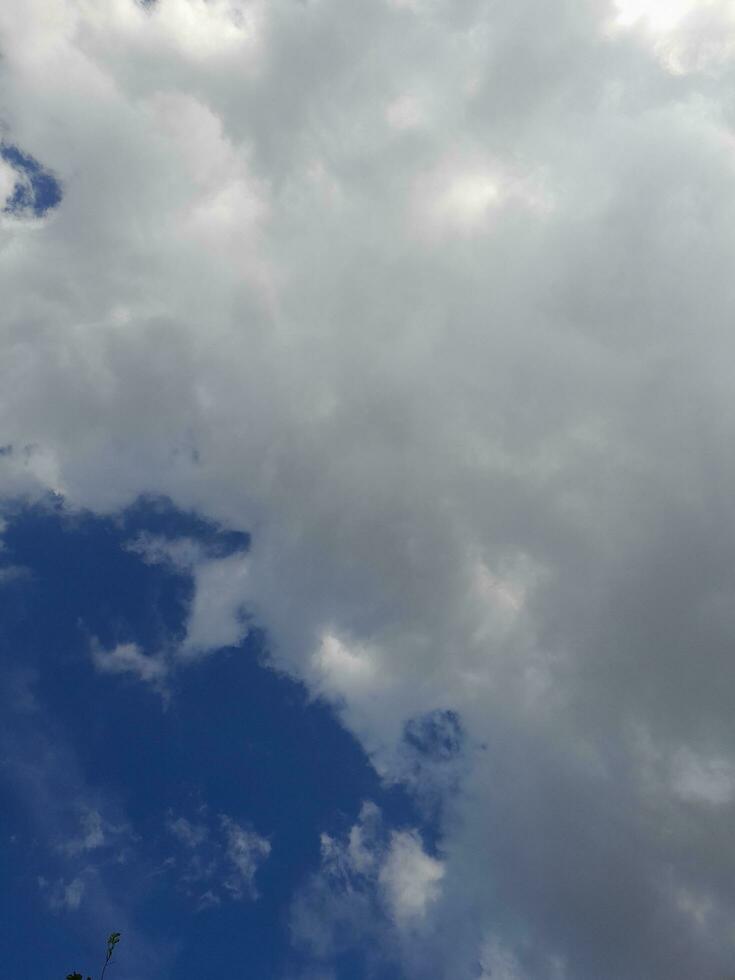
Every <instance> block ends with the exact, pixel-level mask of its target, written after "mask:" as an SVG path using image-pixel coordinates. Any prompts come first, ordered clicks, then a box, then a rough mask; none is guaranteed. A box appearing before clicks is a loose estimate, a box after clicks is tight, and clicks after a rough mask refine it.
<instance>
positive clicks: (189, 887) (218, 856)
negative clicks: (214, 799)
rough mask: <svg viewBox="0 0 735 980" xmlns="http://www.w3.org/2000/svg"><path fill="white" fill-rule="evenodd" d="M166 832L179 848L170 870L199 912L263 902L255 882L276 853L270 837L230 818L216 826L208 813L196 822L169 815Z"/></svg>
mask: <svg viewBox="0 0 735 980" xmlns="http://www.w3.org/2000/svg"><path fill="white" fill-rule="evenodd" d="M167 828H168V830H169V833H170V834H171V835H172V837H173V838H174V839H175V840H176V841H177V842H178V843H179V845H180V851H179V853H178V854H177V855H176V856H175V857H173V858H172V859H170V860H169V862H168V863H167V868H169V869H170V870H171V871H172V872H173V873H175V874H176V875H177V876H178V879H179V884H180V885H181V887H182V888H183V889H184V891H185V892H186V893H187V894H188V895H189V896H190V897H191V898H193V899H194V900H195V901H196V903H197V908H198V910H200V911H201V910H202V909H205V908H209V907H210V906H212V905H219V904H221V903H222V902H223V901H224V900H226V899H229V900H230V901H244V900H246V899H250V900H255V899H257V898H258V890H257V887H256V883H255V877H256V874H257V872H258V871H259V869H260V868H261V867H262V865H263V864H264V862H265V861H266V860H267V859H268V856H269V855H270V852H271V843H270V841H269V840H268V839H267V838H266V837H263V836H262V835H261V834H259V833H257V831H255V830H254V829H253V828H252V827H251V826H250V825H248V824H244V823H240V822H238V821H237V820H235V819H234V818H233V817H231V816H228V815H227V814H220V815H219V817H218V818H217V819H216V820H211V819H209V818H208V816H207V810H206V808H205V807H204V808H202V809H201V811H200V813H199V818H198V819H197V820H189V819H188V818H187V817H184V816H177V817H174V816H173V814H170V816H169V820H168V822H167Z"/></svg>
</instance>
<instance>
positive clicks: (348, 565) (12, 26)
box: [0, 0, 735, 980]
mask: <svg viewBox="0 0 735 980" xmlns="http://www.w3.org/2000/svg"><path fill="white" fill-rule="evenodd" d="M639 9H641V10H642V8H639ZM674 9H675V8H674V7H673V6H672V7H668V8H667V10H674ZM626 10H627V12H623V7H622V5H619V6H618V7H617V8H616V7H615V6H614V5H613V4H611V3H596V2H594V0H589V2H587V0H585V2H581V3H575V4H570V3H564V2H562V0H550V2H549V3H544V4H538V3H533V2H531V0H519V2H516V3H507V4H484V3H479V2H475V0H468V2H463V3H445V2H443V0H436V2H434V0H431V2H426V3H415V2H410V3H403V2H402V3H392V4H375V5H368V6H367V7H366V8H365V9H361V10H360V11H359V12H357V11H356V8H354V7H353V6H352V5H349V4H336V3H332V2H320V3H309V4H294V3H292V2H290V0H274V2H272V3H268V4H255V5H254V6H248V7H245V6H243V5H240V4H233V3H225V2H224V0H223V2H217V3H210V4H205V3H203V2H199V0H196V2H195V0H167V2H160V3H158V4H157V5H155V6H154V7H152V8H150V9H149V10H148V11H144V10H143V9H142V8H140V7H139V6H136V5H135V4H133V3H132V2H131V3H128V2H127V0H114V2H111V3H109V4H98V3H91V2H86V0H85V2H82V0H79V2H75V3H66V2H62V0H23V2H21V0H6V2H5V3H4V4H2V5H1V6H0V35H1V37H0V43H1V45H2V50H3V52H4V59H3V90H4V106H5V108H4V124H5V125H6V130H7V137H8V138H9V139H10V138H12V140H13V141H15V142H17V144H18V146H20V147H21V148H22V149H23V151H24V152H27V153H30V154H32V155H33V156H34V157H36V158H37V159H38V160H39V161H40V162H41V163H42V164H43V165H44V166H46V167H48V168H50V169H51V170H52V171H53V172H54V173H56V174H57V175H58V176H59V178H60V179H61V180H62V181H63V187H64V195H65V196H64V200H63V202H62V205H61V207H60V208H59V209H57V211H56V212H55V213H54V215H53V216H49V217H48V218H47V219H44V220H43V221H40V222H35V223H34V224H33V227H30V225H28V224H26V223H25V222H22V221H6V222H3V223H2V225H1V226H0V255H1V256H2V264H1V266H0V276H1V277H2V281H1V282H0V288H1V290H2V296H3V303H2V310H1V311H0V317H2V328H3V331H2V337H3V339H2V341H1V343H2V348H1V353H2V357H0V417H2V419H3V432H2V438H1V439H0V443H1V444H2V445H3V446H5V445H6V444H12V446H13V447H14V449H13V452H12V453H10V454H6V455H2V456H0V488H1V489H2V492H3V494H6V495H8V496H10V497H17V496H18V495H23V494H30V495H32V496H34V495H35V496H38V495H39V494H40V493H43V492H44V491H45V490H48V489H52V490H57V491H63V493H64V494H65V495H66V499H67V501H68V505H69V506H70V507H89V508H91V509H92V510H94V511H96V512H107V513H109V512H114V511H115V510H117V509H118V508H119V507H121V506H123V505H125V504H126V503H128V502H129V501H130V500H132V499H133V498H134V497H135V496H136V495H137V494H139V493H141V492H151V493H160V494H168V495H170V496H171V497H172V498H173V499H174V500H175V502H176V503H177V504H178V505H179V506H181V507H183V508H185V509H196V510H199V511H201V512H202V513H204V514H205V515H206V516H208V517H209V518H211V519H212V520H214V521H217V522H220V523H221V524H222V525H224V526H227V527H231V528H239V529H243V530H247V531H249V532H251V533H252V548H251V550H249V551H248V555H247V558H245V557H244V556H243V555H239V556H231V557H229V558H226V559H221V558H216V557H215V558H212V557H211V556H208V555H205V554H202V555H201V556H200V555H199V554H198V553H195V552H196V549H193V550H192V553H190V554H188V555H183V551H185V550H186V549H187V548H190V550H191V546H190V545H185V544H181V545H177V546H176V547H177V548H179V551H180V552H182V553H177V554H176V555H175V556H174V557H171V554H172V552H171V554H170V555H169V558H168V559H167V560H172V561H174V562H179V563H180V564H181V566H182V567H184V566H185V567H187V568H188V569H189V570H190V572H191V574H192V575H193V576H194V580H195V586H196V593H195V599H194V602H193V604H192V609H191V616H190V619H189V622H188V627H187V629H188V636H187V640H186V642H185V644H184V646H183V648H182V650H181V653H182V654H184V655H191V656H194V655H199V654H201V653H202V652H204V651H206V650H210V649H214V648H216V647H217V646H221V645H227V644H229V643H237V642H239V640H240V639H241V638H242V637H243V636H244V635H245V630H246V625H245V622H244V618H243V615H242V612H243V609H244V610H245V612H246V613H247V614H248V615H249V616H252V617H253V619H254V620H255V621H256V622H257V623H258V624H259V625H260V626H263V627H265V628H266V630H267V632H268V637H269V642H270V649H271V651H272V657H273V661H274V663H275V664H276V665H277V666H278V667H279V668H280V669H283V670H287V671H290V672H291V673H292V674H294V675H295V676H297V677H298V678H300V679H302V680H304V681H305V683H307V684H308V685H309V686H310V690H311V691H312V692H313V693H314V694H318V695H321V696H322V697H325V698H328V699H330V700H332V701H334V702H335V703H338V704H339V710H340V717H341V718H342V720H343V721H344V723H345V724H346V725H347V726H348V727H349V728H350V730H351V731H352V732H353V733H354V735H355V736H356V737H357V738H359V739H360V741H361V744H362V745H363V746H364V748H365V749H366V751H367V752H368V753H369V755H370V758H371V759H372V760H373V761H374V764H375V766H376V768H377V769H378V771H379V772H380V773H381V774H382V775H384V776H385V777H386V778H387V779H389V780H390V779H397V778H406V779H408V780H409V783H410V785H411V786H412V787H413V788H414V789H416V791H417V792H419V787H418V783H419V782H421V783H425V784H429V785H431V786H432V787H445V789H443V790H441V795H442V798H443V802H444V805H443V807H442V808H441V813H442V820H443V822H442V825H441V831H442V834H443V839H442V862H443V867H444V874H443V877H442V878H441V893H440V895H439V897H437V898H436V899H435V900H432V901H428V900H427V902H426V905H425V906H424V908H425V912H424V917H423V919H421V917H420V916H418V917H417V919H421V930H423V931H422V932H421V936H422V939H421V942H422V943H423V944H424V946H425V949H426V953H425V955H426V956H427V957H429V960H428V962H430V963H431V964H432V967H433V968H434V970H435V974H436V975H439V976H441V975H444V976H447V977H452V980H473V978H474V977H475V975H476V970H477V963H478V962H479V961H480V957H481V953H482V950H483V949H485V948H486V944H487V942H488V939H487V937H488V935H491V936H493V937H495V939H496V940H497V942H498V943H499V944H500V945H499V946H498V949H502V951H503V952H502V956H504V957H505V959H506V960H508V962H510V963H512V964H514V965H513V969H515V970H516V972H520V974H521V975H525V976H546V975H553V973H551V969H552V968H551V966H550V965H549V964H552V963H559V962H562V963H564V964H565V969H566V971H567V976H568V978H569V980H587V978H588V977H591V976H593V977H595V978H599V980H618V978H619V977H621V976H630V975H634V974H640V975H645V976H646V977H650V978H651V980H659V978H663V977H666V980H689V978H690V977H691V976H700V975H701V976H704V975H712V976H717V975H721V974H724V973H725V972H726V970H727V969H729V966H730V964H731V963H732V959H733V953H734V950H733V944H732V935H731V930H730V926H729V925H724V924H723V923H727V922H729V921H731V920H732V913H733V912H735V891H734V890H733V888H732V887H731V886H730V884H729V882H730V881H731V880H735V879H733V875H732V872H733V870H735V868H733V867H731V866H730V865H731V864H732V862H731V859H730V857H729V855H731V854H732V853H734V852H733V849H732V841H731V840H730V839H729V837H728V831H727V829H726V824H727V821H726V820H725V817H726V816H727V814H728V813H729V808H730V807H731V806H732V801H731V796H730V792H731V791H730V788H729V787H730V773H729V768H728V766H729V760H731V759H732V757H733V744H735V739H734V738H733V730H732V719H731V715H732V710H731V701H732V698H731V696H730V690H731V687H732V682H733V665H732V657H731V655H730V651H731V649H732V636H733V629H734V628H735V621H734V620H733V615H732V594H733V589H735V572H734V569H735V561H733V555H734V554H735V537H733V534H732V532H731V523H732V522H731V519H730V513H729V510H730V505H729V501H730V500H731V499H732V497H733V491H735V473H734V472H733V470H732V467H731V465H730V463H729V456H728V451H727V447H728V446H730V445H731V444H732V441H733V429H734V428H735V424H734V423H735V401H734V400H733V391H732V383H731V382H732V379H731V377H730V374H731V371H730V365H731V364H732V355H733V341H732V309H733V284H732V281H733V280H732V268H733V257H734V255H735V233H734V232H733V229H735V154H733V146H734V145H735V144H734V143H733V133H732V119H731V110H730V88H731V84H730V74H731V64H732V61H731V54H732V45H731V39H732V36H733V35H732V31H731V23H730V21H731V15H730V9H729V5H726V4H718V3H713V4H706V5H701V6H700V5H698V7H697V9H694V8H692V9H691V10H688V11H681V13H682V16H681V17H678V19H677V20H676V22H674V21H673V20H672V18H671V15H670V14H667V15H666V18H668V20H667V19H666V18H663V19H662V17H661V8H656V9H655V10H654V9H653V8H649V14H650V16H649V17H648V20H647V21H646V20H645V19H641V18H638V17H637V14H636V12H635V10H633V9H632V8H630V7H626ZM619 12H622V13H623V17H622V20H621V22H620V23H619V24H618V25H617V27H614V28H613V27H611V19H614V18H615V16H616V13H619ZM238 15H239V16H238ZM413 99H415V100H416V101H412V100H413ZM6 183H7V175H6ZM149 546H150V548H151V549H153V550H150V551H149V552H147V554H148V556H149V558H150V557H151V556H152V555H153V553H154V551H155V548H156V547H159V548H160V547H162V546H160V545H155V544H151V543H150V542H149V543H148V545H146V547H149ZM167 547H168V546H167ZM171 547H173V546H171ZM151 560H152V559H151ZM167 656H168V654H167ZM144 658H145V659H144ZM185 659H186V656H184V657H182V660H185ZM98 660H99V664H98V666H101V669H108V670H114V671H119V672H128V673H132V674H136V673H137V674H138V675H139V676H142V675H143V674H146V675H147V676H148V678H149V679H155V678H156V677H160V676H162V673H163V667H162V666H161V661H159V660H157V659H155V657H153V658H151V657H150V656H149V655H148V654H147V653H144V652H143V651H141V650H140V649H139V648H138V647H136V646H135V645H133V644H128V645H125V644H123V646H122V647H118V648H116V649H115V650H112V651H98ZM442 709H451V710H452V711H453V712H455V713H456V714H457V716H459V717H461V722H462V727H463V731H464V732H465V733H466V744H467V748H466V750H465V751H464V753H463V768H462V769H461V772H459V769H458V772H459V774H455V775H454V776H453V777H452V779H451V780H450V779H444V778H443V777H442V778H439V777H436V776H434V775H432V772H433V771H435V770H436V769H437V766H438V765H439V763H435V762H432V760H431V759H430V758H428V757H427V759H426V760H425V761H424V762H423V763H422V764H421V766H418V767H414V768H413V769H411V776H410V778H409V777H408V776H407V775H406V773H407V766H406V763H405V753H404V752H403V751H402V746H403V736H404V733H405V731H406V725H407V724H409V723H410V721H411V719H415V718H417V717H422V716H424V715H426V714H427V713H431V712H435V711H439V710H442ZM641 730H645V731H647V732H648V733H649V735H650V739H651V742H652V744H653V745H655V746H656V752H657V753H658V755H657V756H656V758H655V759H654V760H653V761H652V760H651V758H650V757H649V755H648V754H647V752H646V750H645V748H644V747H643V746H642V743H641V740H640V739H639V738H637V737H636V735H635V733H636V732H639V731H641ZM682 746H685V747H686V751H687V752H689V753H691V757H689V756H687V757H686V759H688V760H689V761H685V763H681V761H680V762H679V763H676V764H674V762H673V761H672V760H673V759H674V758H675V757H676V753H677V752H678V751H679V750H680V749H681V747H682ZM691 759H694V760H695V762H694V763H692V761H691ZM722 760H725V761H724V762H723V761H722ZM442 764H443V763H442ZM677 766H678V768H677ZM450 786H451V787H452V789H451V791H450V789H449V787H450ZM437 792H439V790H437ZM707 800H709V801H710V802H709V803H707ZM715 801H716V802H715ZM695 808H696V812H697V813H700V811H701V812H702V813H704V814H705V815H703V816H702V817H701V819H697V820H692V819H689V818H688V817H687V815H688V814H689V813H690V812H691V811H692V810H693V809H695ZM651 814H655V819H653V818H652V816H651ZM361 833H362V831H361ZM338 843H340V850H339V853H340V854H341V855H343V856H344V853H345V846H346V845H343V842H338ZM182 846H183V845H182ZM353 850H354V854H353V855H352V857H349V854H348V855H347V857H345V860H348V858H349V862H352V863H348V868H349V873H350V875H353V877H354V875H358V880H359V875H360V874H362V875H363V876H365V875H368V874H374V873H375V871H374V868H375V867H378V866H380V867H382V864H381V862H382V861H383V860H384V859H383V858H382V857H379V856H378V855H377V854H376V853H375V851H374V849H371V847H370V846H369V844H368V843H367V842H366V841H364V840H363V841H362V843H356V844H355V845H354V848H353ZM381 853H382V852H381ZM355 855H357V857H355ZM370 855H373V857H372V859H371V857H370ZM356 860H358V861H362V862H363V865H362V870H358V869H357V865H355V864H354V862H355V861H356ZM371 860H373V861H374V867H373V870H372V871H370V870H369V867H370V863H371ZM247 866H248V865H247V861H246V862H245V867H247ZM419 866H420V862H419ZM233 867H234V866H233ZM428 867H431V865H428ZM230 873H235V872H234V871H232V870H231V871H230ZM437 884H438V882H437ZM376 888H377V886H376ZM376 888H373V889H372V891H371V890H370V889H367V891H366V890H365V889H362V890H361V889H359V888H358V889H356V890H354V891H353V896H352V898H351V899H350V902H348V903H347V904H346V906H345V909H344V910H343V911H344V915H345V916H348V917H351V918H350V923H351V924H352V925H354V926H355V928H357V925H356V923H357V922H358V921H360V922H364V921H365V919H366V917H367V919H368V920H369V919H370V918H371V917H372V916H377V918H378V919H379V920H380V922H381V923H383V926H384V925H385V920H386V918H387V915H388V913H387V911H386V908H387V906H385V907H384V906H383V905H381V904H380V902H381V899H380V894H379V890H376ZM202 889H203V892H200V893H199V894H200V895H201V894H206V892H207V890H209V889H210V884H209V883H208V882H203V883H202ZM427 889H428V891H429V892H431V889H430V888H429V887H428V885H427ZM419 893H420V890H419ZM417 894H418V893H417ZM682 896H685V897H686V896H689V898H688V899H685V898H682ZM386 901H387V899H386ZM419 904H420V903H419ZM705 907H707V908H710V907H711V908H712V909H713V910H714V911H713V912H712V913H711V914H710V915H709V916H708V918H707V922H708V923H711V925H710V926H708V930H709V931H703V930H702V928H701V926H700V924H699V920H700V918H701V914H700V912H701V909H702V908H705ZM381 909H382V911H381ZM697 909H699V910H700V912H697V911H696V910H697ZM580 910H582V911H583V913H584V928H581V927H580ZM304 914H306V913H304ZM381 915H382V918H380V916H381ZM317 925H318V923H317ZM315 928H316V926H315ZM381 928H382V926H381ZM417 928H418V926H417ZM410 931H411V930H407V931H406V932H407V934H408V933H410ZM621 935H624V936H625V937H626V942H625V943H624V944H621V943H620V941H619V937H620V936H621ZM321 937H322V938H321V940H320V941H323V945H324V946H327V945H329V941H331V940H330V939H329V936H326V935H325V934H324V933H322V934H321ZM523 937H531V938H530V939H527V940H524V938H523ZM401 942H402V943H403V945H401V943H400V942H399V940H398V939H396V940H395V943H396V944H397V946H400V949H401V953H400V956H401V957H402V959H401V963H402V969H403V970H404V972H405V973H406V975H407V976H416V977H420V976H422V975H423V976H425V975H427V974H426V972H425V969H426V963H427V961H426V960H421V959H420V955H421V954H420V953H419V951H418V943H417V942H414V943H411V941H410V940H409V939H408V938H405V939H404V940H401ZM500 955H501V954H500V953H498V954H497V957H496V959H497V958H498V957H499V956H500ZM417 957H418V958H417ZM325 969H327V967H326V966H325ZM507 969H508V970H510V969H511V968H510V967H508V968H507ZM422 970H423V971H424V972H423V973H422ZM473 971H474V972H473Z"/></svg>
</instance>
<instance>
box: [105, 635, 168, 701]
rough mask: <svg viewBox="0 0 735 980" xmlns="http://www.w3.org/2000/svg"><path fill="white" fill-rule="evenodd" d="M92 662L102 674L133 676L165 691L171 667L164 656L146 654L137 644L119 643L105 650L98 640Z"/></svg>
mask: <svg viewBox="0 0 735 980" xmlns="http://www.w3.org/2000/svg"><path fill="white" fill-rule="evenodd" d="M91 654H92V662H93V663H94V665H95V667H96V668H97V670H98V671H100V673H102V674H131V675H132V676H133V677H137V678H138V680H141V681H144V682H146V683H148V684H152V685H153V687H155V688H156V689H157V690H159V691H160V692H164V691H165V686H164V685H165V680H166V678H167V676H168V672H169V666H168V663H167V661H166V659H165V657H164V655H163V654H145V653H143V651H142V650H141V649H140V647H139V646H138V645H137V644H136V643H118V645H117V646H116V647H113V648H112V649H111V650H105V649H103V647H102V646H100V644H99V642H98V641H97V640H96V639H93V640H92V644H91Z"/></svg>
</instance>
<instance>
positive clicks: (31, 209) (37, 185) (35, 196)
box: [0, 143, 62, 217]
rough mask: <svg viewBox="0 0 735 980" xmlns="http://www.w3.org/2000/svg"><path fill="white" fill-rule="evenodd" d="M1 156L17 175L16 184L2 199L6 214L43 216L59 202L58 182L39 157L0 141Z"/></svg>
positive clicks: (59, 189) (60, 195)
mask: <svg viewBox="0 0 735 980" xmlns="http://www.w3.org/2000/svg"><path fill="white" fill-rule="evenodd" d="M0 158H2V159H3V160H4V161H5V163H7V164H9V165H10V166H11V167H12V169H13V170H14V171H15V174H16V176H17V179H16V182H15V186H14V187H13V190H12V191H11V193H10V195H9V197H8V198H7V200H6V201H5V205H4V207H3V210H4V211H5V212H6V214H28V213H31V214H33V215H35V216H36V217H43V216H44V215H45V214H47V213H48V212H49V211H51V210H53V208H55V207H58V205H59V204H60V203H61V198H62V190H61V184H60V183H59V181H58V180H57V179H56V177H54V175H53V174H52V173H51V172H50V171H49V170H47V169H46V168H45V167H43V166H42V165H41V164H40V163H39V162H38V160H36V159H35V158H34V157H32V156H30V154H28V153H23V152H22V151H21V150H19V149H18V147H17V146H13V145H12V144H9V143H2V144H0Z"/></svg>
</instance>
